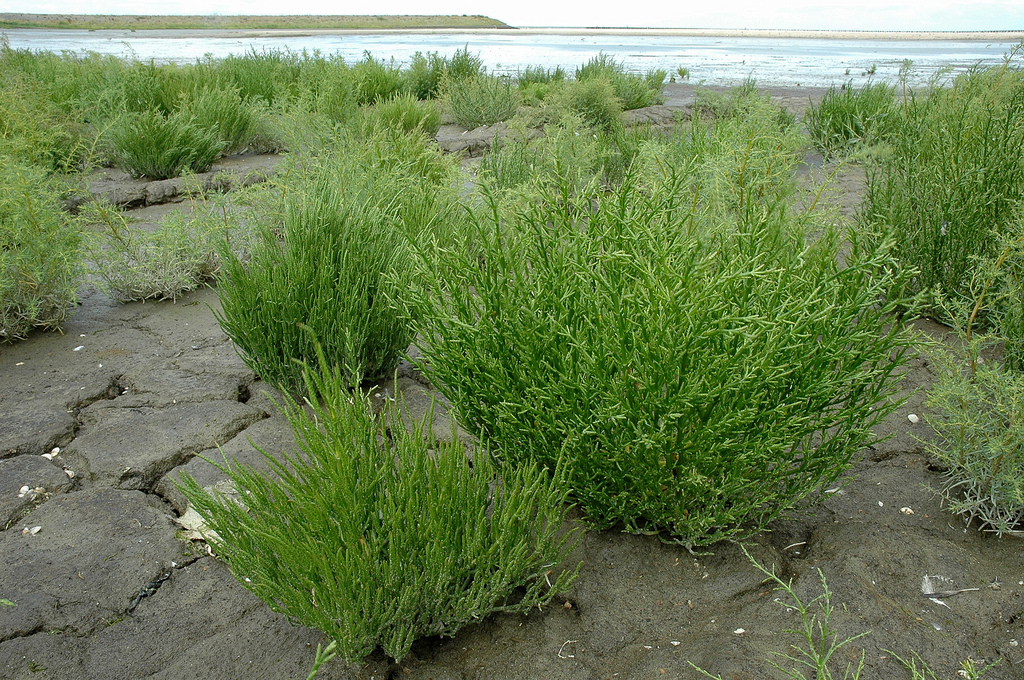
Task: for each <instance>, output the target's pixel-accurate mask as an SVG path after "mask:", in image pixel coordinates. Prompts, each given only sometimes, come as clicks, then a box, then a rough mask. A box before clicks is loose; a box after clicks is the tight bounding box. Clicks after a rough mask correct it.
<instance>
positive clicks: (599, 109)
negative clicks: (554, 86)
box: [556, 78, 623, 132]
mask: <svg viewBox="0 0 1024 680" xmlns="http://www.w3.org/2000/svg"><path fill="white" fill-rule="evenodd" d="M556 99H557V101H558V102H559V103H562V104H564V106H565V107H566V108H568V109H569V111H571V112H573V113H575V114H576V115H578V116H579V117H580V118H582V119H583V120H584V121H585V122H586V123H587V124H588V125H590V126H591V127H593V128H595V129H597V130H601V131H603V132H609V131H611V130H614V129H615V128H617V127H621V126H622V121H621V115H622V108H623V106H622V100H621V99H619V97H618V96H617V95H616V93H615V88H614V87H613V86H612V84H611V82H610V81H609V80H608V79H606V78H590V79H587V80H581V81H576V82H574V83H566V84H565V85H564V86H563V87H562V88H561V89H560V90H559V92H558V94H557V95H556Z"/></svg>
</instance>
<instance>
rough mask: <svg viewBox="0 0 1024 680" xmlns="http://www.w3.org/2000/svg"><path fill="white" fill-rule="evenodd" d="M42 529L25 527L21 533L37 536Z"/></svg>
mask: <svg viewBox="0 0 1024 680" xmlns="http://www.w3.org/2000/svg"><path fill="white" fill-rule="evenodd" d="M40 530H42V527H32V528H31V529H29V528H28V527H25V528H24V529H22V530H21V533H23V534H28V535H29V536H35V535H36V534H38V533H39V532H40Z"/></svg>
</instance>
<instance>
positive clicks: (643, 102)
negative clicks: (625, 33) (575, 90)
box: [576, 52, 665, 111]
mask: <svg viewBox="0 0 1024 680" xmlns="http://www.w3.org/2000/svg"><path fill="white" fill-rule="evenodd" d="M576 80H577V81H579V82H586V81H588V80H607V81H608V82H609V83H611V85H612V88H613V89H614V90H615V96H616V97H618V98H619V101H620V104H621V106H622V108H623V110H625V111H629V110H632V109H639V108H643V107H645V106H653V105H655V104H661V103H663V102H664V101H665V98H664V97H663V96H662V94H661V87H662V85H663V84H664V82H665V72H664V71H661V70H653V71H650V72H648V73H647V74H646V75H640V74H637V73H629V72H627V71H626V69H625V67H624V66H623V65H622V64H620V63H619V62H617V61H615V58H614V57H611V56H609V55H607V54H605V53H604V52H602V53H600V54H598V55H597V56H596V57H594V58H593V59H591V60H590V61H588V62H587V63H586V64H584V65H583V66H581V67H579V68H578V69H576Z"/></svg>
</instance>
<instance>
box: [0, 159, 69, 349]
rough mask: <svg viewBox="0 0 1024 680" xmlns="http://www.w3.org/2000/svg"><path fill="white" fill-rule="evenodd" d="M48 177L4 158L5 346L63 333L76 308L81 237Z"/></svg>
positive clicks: (0, 233)
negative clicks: (34, 335) (36, 334)
mask: <svg viewBox="0 0 1024 680" xmlns="http://www.w3.org/2000/svg"><path fill="white" fill-rule="evenodd" d="M55 196H56V191H55V188H54V187H52V186H50V184H49V183H48V182H47V180H46V177H45V174H44V172H43V171H42V170H41V169H39V168H37V167H32V166H29V165H25V164H23V163H21V162H18V161H16V160H14V159H11V158H10V157H8V156H6V155H3V154H2V153H0V342H12V341H14V340H17V339H20V338H23V337H25V336H26V335H27V334H28V332H29V331H30V330H32V329H33V328H42V329H59V328H60V327H61V324H62V323H63V322H64V319H66V318H67V314H68V311H69V309H70V308H71V307H72V306H73V305H74V303H75V290H76V287H77V283H78V276H79V274H80V272H81V255H80V250H79V234H78V232H77V230H75V229H74V228H73V227H72V226H71V225H69V224H68V222H67V220H66V219H65V217H64V215H63V214H62V213H61V211H60V208H59V206H58V205H57V203H56V200H55Z"/></svg>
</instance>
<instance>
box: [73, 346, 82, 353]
mask: <svg viewBox="0 0 1024 680" xmlns="http://www.w3.org/2000/svg"><path fill="white" fill-rule="evenodd" d="M83 349H85V345H79V346H78V347H76V348H74V349H73V350H71V351H72V352H78V351H81V350H83Z"/></svg>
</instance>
